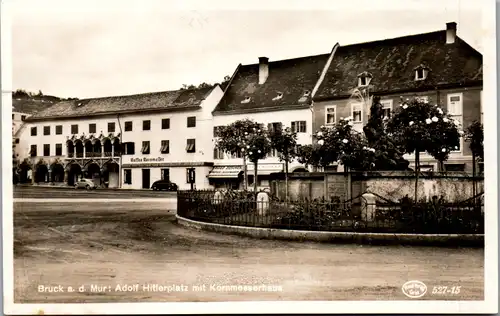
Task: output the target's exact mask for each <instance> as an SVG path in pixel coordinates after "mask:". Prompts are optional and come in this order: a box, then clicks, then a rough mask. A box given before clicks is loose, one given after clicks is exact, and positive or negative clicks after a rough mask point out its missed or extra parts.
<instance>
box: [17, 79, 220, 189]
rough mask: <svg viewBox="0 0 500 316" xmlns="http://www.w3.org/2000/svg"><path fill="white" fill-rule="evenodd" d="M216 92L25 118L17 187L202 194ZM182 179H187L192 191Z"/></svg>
mask: <svg viewBox="0 0 500 316" xmlns="http://www.w3.org/2000/svg"><path fill="white" fill-rule="evenodd" d="M221 97H222V90H221V89H220V87H219V86H218V85H216V86H215V87H210V88H203V89H189V90H176V91H166V92H155V93H146V94H138V95H128V96H116V97H104V98H93V99H84V100H69V101H62V102H59V103H57V104H55V105H53V106H52V107H50V108H48V109H46V110H44V111H41V112H39V113H36V114H35V115H33V116H31V117H29V118H27V119H26V121H25V122H26V124H25V125H26V126H25V128H24V133H23V135H22V137H20V144H19V147H20V148H21V149H22V152H23V153H24V154H23V157H22V158H23V159H22V163H21V164H20V171H21V172H20V174H21V177H20V178H21V182H26V181H27V174H28V172H29V171H30V170H31V171H32V173H33V174H34V176H33V177H34V178H33V179H34V181H35V182H37V183H41V182H50V183H55V184H62V185H70V186H72V185H74V183H75V181H77V180H78V179H79V178H82V177H85V178H89V179H92V180H93V181H94V182H95V183H97V184H99V185H102V186H104V187H110V188H125V189H149V188H150V187H151V184H152V183H153V182H154V181H156V180H160V179H166V180H167V179H168V180H170V181H172V182H174V183H176V184H177V185H178V187H179V189H189V188H191V187H196V188H198V189H203V188H207V187H209V184H208V178H207V175H208V173H209V171H210V170H211V169H212V165H213V162H212V151H213V147H212V141H211V140H212V134H211V133H212V121H211V112H212V111H213V110H214V108H215V106H216V105H217V104H218V102H219V100H220V98H221ZM188 175H191V177H192V178H194V179H193V180H194V183H193V184H191V183H190V182H191V181H189V180H190V179H189V177H188Z"/></svg>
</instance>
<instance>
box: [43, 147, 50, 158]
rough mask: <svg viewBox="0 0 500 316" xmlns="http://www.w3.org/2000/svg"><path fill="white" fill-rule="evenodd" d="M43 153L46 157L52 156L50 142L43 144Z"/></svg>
mask: <svg viewBox="0 0 500 316" xmlns="http://www.w3.org/2000/svg"><path fill="white" fill-rule="evenodd" d="M43 155H44V156H45V157H47V156H50V144H44V145H43Z"/></svg>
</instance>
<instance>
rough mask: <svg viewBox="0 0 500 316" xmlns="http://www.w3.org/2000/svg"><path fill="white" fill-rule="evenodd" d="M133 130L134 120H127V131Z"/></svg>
mask: <svg viewBox="0 0 500 316" xmlns="http://www.w3.org/2000/svg"><path fill="white" fill-rule="evenodd" d="M131 131H132V121H127V122H125V132H131Z"/></svg>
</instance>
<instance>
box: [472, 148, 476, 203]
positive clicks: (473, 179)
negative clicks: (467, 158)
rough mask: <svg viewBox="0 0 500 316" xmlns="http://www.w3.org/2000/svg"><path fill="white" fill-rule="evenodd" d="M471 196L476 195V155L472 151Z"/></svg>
mask: <svg viewBox="0 0 500 316" xmlns="http://www.w3.org/2000/svg"><path fill="white" fill-rule="evenodd" d="M472 196H474V197H475V196H476V155H475V154H474V152H472ZM474 202H475V201H474Z"/></svg>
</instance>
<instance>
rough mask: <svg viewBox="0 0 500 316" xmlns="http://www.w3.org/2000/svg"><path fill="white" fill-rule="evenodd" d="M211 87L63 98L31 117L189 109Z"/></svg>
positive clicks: (200, 99) (33, 118)
mask: <svg viewBox="0 0 500 316" xmlns="http://www.w3.org/2000/svg"><path fill="white" fill-rule="evenodd" d="M212 89H213V87H208V88H201V89H189V90H174V91H164V92H152V93H143V94H135V95H127V96H114V97H104V98H93V99H82V100H72V101H62V102H59V103H57V104H55V105H54V106H52V107H50V108H48V109H46V110H45V111H42V112H39V113H37V114H35V115H33V116H31V117H30V118H29V120H39V119H48V118H69V117H85V116H96V115H106V114H118V113H134V112H142V111H155V110H166V111H167V110H182V109H188V108H193V107H199V106H200V105H201V102H202V101H203V100H204V99H205V98H206V96H207V95H208V94H209V93H210V92H211V91H212Z"/></svg>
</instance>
